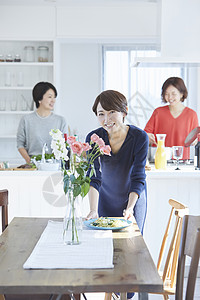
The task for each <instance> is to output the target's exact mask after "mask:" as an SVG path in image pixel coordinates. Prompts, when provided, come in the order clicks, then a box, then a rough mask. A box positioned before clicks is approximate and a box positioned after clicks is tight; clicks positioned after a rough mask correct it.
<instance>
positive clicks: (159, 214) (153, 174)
mask: <svg viewBox="0 0 200 300" xmlns="http://www.w3.org/2000/svg"><path fill="white" fill-rule="evenodd" d="M180 169H181V170H175V165H174V164H170V165H168V166H167V169H166V170H156V169H155V166H154V165H151V171H146V175H147V195H148V199H147V200H148V203H147V218H146V223H145V228H144V238H145V241H146V243H147V245H148V247H149V249H150V251H151V254H152V256H153V259H154V262H155V263H157V259H158V253H159V250H160V246H161V242H162V238H163V235H164V231H165V228H166V225H167V221H168V218H169V214H170V210H171V206H170V205H169V204H168V200H169V199H170V198H172V199H175V200H177V201H180V202H182V203H184V204H186V205H187V206H188V207H189V214H193V215H200V170H195V168H194V166H193V165H184V164H181V165H180Z"/></svg>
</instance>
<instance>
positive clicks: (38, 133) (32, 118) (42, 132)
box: [17, 82, 67, 163]
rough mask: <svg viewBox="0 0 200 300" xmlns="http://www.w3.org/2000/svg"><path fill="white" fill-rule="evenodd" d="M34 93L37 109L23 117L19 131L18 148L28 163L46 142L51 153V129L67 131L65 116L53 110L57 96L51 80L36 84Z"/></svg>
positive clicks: (40, 151) (39, 152)
mask: <svg viewBox="0 0 200 300" xmlns="http://www.w3.org/2000/svg"><path fill="white" fill-rule="evenodd" d="M32 94H33V100H34V102H35V105H36V108H37V109H36V111H34V112H33V113H30V114H28V115H25V116H24V117H23V118H22V119H21V121H20V123H19V127H18V131H17V148H18V151H19V153H20V154H21V156H22V157H23V158H24V159H25V161H26V162H27V163H30V160H31V156H36V155H38V154H41V153H42V148H43V146H44V144H45V143H46V144H47V148H48V151H47V153H51V146H50V145H51V136H50V135H49V132H50V131H51V129H54V128H56V129H60V130H61V131H62V132H63V133H66V132H67V124H66V122H65V119H64V117H62V116H59V115H56V114H54V113H53V112H52V110H53V108H54V104H55V101H56V96H57V90H56V88H55V87H54V86H53V85H52V84H51V83H49V82H39V83H37V84H36V85H35V86H34V88H33V91H32Z"/></svg>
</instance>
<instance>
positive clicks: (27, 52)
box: [24, 46, 35, 62]
mask: <svg viewBox="0 0 200 300" xmlns="http://www.w3.org/2000/svg"><path fill="white" fill-rule="evenodd" d="M24 61H25V62H34V61H35V48H34V47H33V46H26V47H24Z"/></svg>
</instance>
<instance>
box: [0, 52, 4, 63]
mask: <svg viewBox="0 0 200 300" xmlns="http://www.w3.org/2000/svg"><path fill="white" fill-rule="evenodd" d="M4 61H5V57H4V55H3V54H0V62H4Z"/></svg>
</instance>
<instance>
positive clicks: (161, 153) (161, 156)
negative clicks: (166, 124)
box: [155, 134, 167, 170]
mask: <svg viewBox="0 0 200 300" xmlns="http://www.w3.org/2000/svg"><path fill="white" fill-rule="evenodd" d="M156 137H157V143H158V145H157V149H156V154H155V168H156V169H161V170H165V169H166V168H167V155H166V152H165V137H166V134H156Z"/></svg>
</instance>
